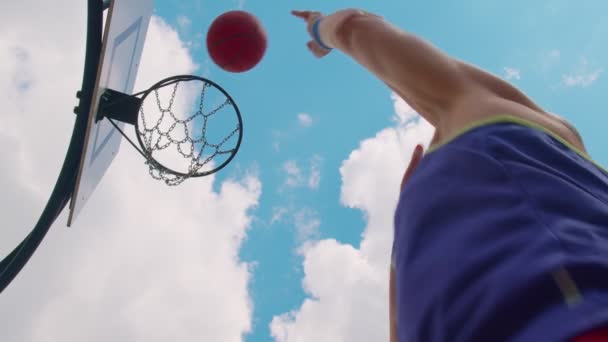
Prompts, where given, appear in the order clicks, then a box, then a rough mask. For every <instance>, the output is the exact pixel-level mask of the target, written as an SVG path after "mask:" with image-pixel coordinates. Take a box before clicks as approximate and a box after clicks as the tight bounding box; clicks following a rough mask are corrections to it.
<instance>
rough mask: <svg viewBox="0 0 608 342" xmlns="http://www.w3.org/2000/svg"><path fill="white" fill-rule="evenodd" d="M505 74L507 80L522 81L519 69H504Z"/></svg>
mask: <svg viewBox="0 0 608 342" xmlns="http://www.w3.org/2000/svg"><path fill="white" fill-rule="evenodd" d="M504 72H505V78H506V79H507V80H513V79H515V80H519V79H521V72H520V70H519V69H516V68H511V67H505V68H504Z"/></svg>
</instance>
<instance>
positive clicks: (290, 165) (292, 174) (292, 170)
mask: <svg viewBox="0 0 608 342" xmlns="http://www.w3.org/2000/svg"><path fill="white" fill-rule="evenodd" d="M283 171H285V176H286V179H285V185H286V186H288V187H292V188H293V187H296V186H299V185H301V184H302V182H303V181H304V176H303V175H302V170H300V167H299V166H298V163H297V162H296V161H295V160H288V161H286V162H285V163H283Z"/></svg>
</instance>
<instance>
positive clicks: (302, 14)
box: [291, 10, 331, 58]
mask: <svg viewBox="0 0 608 342" xmlns="http://www.w3.org/2000/svg"><path fill="white" fill-rule="evenodd" d="M291 14H293V15H294V16H296V17H298V18H301V19H303V20H304V21H305V22H306V29H307V31H308V34H309V35H310V37H311V38H313V39H311V40H309V41H308V43H306V46H307V47H308V50H310V52H312V54H313V55H314V56H315V57H317V58H321V57H324V56H326V55H327V54H328V53H329V52H330V51H331V50H329V49H326V48H324V47H322V46H321V45H319V44H318V43H317V42H316V41H315V40H314V36H313V32H312V25H313V24H314V23H315V21H316V20H317V19H320V18H323V14H321V12H314V11H296V10H294V11H291Z"/></svg>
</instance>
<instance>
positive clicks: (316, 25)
mask: <svg viewBox="0 0 608 342" xmlns="http://www.w3.org/2000/svg"><path fill="white" fill-rule="evenodd" d="M322 19H323V18H322V17H320V18H319V19H317V20H315V22H314V23H313V24H312V29H311V31H312V38H313V39H314V41H315V42H316V43H317V44H319V46H321V47H322V48H324V49H325V50H331V49H332V48H331V47H329V46H327V45H325V43H323V41H322V40H321V34H320V33H319V25H320V24H321V20H322Z"/></svg>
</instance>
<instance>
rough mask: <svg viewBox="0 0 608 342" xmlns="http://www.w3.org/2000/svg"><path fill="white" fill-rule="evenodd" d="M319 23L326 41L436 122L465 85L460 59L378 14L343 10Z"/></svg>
mask: <svg viewBox="0 0 608 342" xmlns="http://www.w3.org/2000/svg"><path fill="white" fill-rule="evenodd" d="M319 28H320V35H321V39H322V40H323V41H324V42H326V43H327V44H328V45H330V46H332V47H335V48H337V49H339V50H341V51H342V52H344V53H346V54H347V55H349V56H351V57H352V58H354V59H355V60H356V61H357V62H359V63H360V64H361V65H362V66H364V67H365V68H367V69H368V70H369V71H371V72H372V73H374V74H375V75H376V76H377V77H379V78H380V79H381V80H383V81H384V82H385V83H386V84H387V85H389V86H390V87H391V88H393V89H394V90H395V91H396V92H397V93H398V94H399V95H400V96H402V97H403V98H404V100H406V101H407V102H408V103H409V104H410V105H411V106H412V107H414V109H416V110H417V111H418V112H419V113H420V114H422V115H423V116H424V117H425V118H426V119H427V120H428V121H430V122H431V123H432V124H433V125H437V123H438V121H439V117H440V116H441V114H440V113H442V112H445V111H446V110H447V109H448V108H449V107H450V106H451V105H452V101H453V100H454V99H455V98H457V96H458V95H459V94H458V92H459V91H461V90H462V89H463V86H462V83H463V77H462V76H463V75H462V73H461V72H460V69H459V63H457V61H455V60H454V59H452V58H450V57H449V56H447V55H446V54H444V53H443V52H441V51H440V50H439V49H437V48H436V47H434V46H432V45H431V44H430V43H428V42H426V41H424V40H422V39H420V38H418V37H416V36H415V35H413V34H409V33H406V32H404V31H402V30H400V29H398V28H396V27H394V26H393V25H391V24H390V23H388V22H386V21H385V20H383V19H382V18H381V17H379V16H376V15H373V14H369V13H366V12H364V11H360V10H342V11H338V12H336V13H334V14H332V15H329V16H327V17H325V18H324V19H323V21H322V22H321V25H320V27H319Z"/></svg>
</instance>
